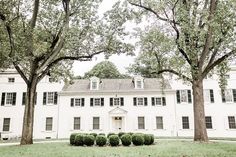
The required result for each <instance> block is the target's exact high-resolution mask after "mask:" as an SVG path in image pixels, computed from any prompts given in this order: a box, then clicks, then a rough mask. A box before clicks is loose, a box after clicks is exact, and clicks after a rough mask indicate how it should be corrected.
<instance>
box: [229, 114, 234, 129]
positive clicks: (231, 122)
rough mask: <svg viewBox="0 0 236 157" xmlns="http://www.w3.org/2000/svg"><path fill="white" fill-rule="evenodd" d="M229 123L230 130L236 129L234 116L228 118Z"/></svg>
mask: <svg viewBox="0 0 236 157" xmlns="http://www.w3.org/2000/svg"><path fill="white" fill-rule="evenodd" d="M228 122H229V128H230V129H236V124H235V117H234V116H228Z"/></svg>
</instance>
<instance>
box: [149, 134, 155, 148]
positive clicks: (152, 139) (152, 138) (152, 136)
mask: <svg viewBox="0 0 236 157" xmlns="http://www.w3.org/2000/svg"><path fill="white" fill-rule="evenodd" d="M149 135H150V136H151V142H150V145H151V144H153V143H154V135H153V134H149Z"/></svg>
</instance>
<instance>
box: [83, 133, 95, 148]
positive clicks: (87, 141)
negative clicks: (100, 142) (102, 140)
mask: <svg viewBox="0 0 236 157" xmlns="http://www.w3.org/2000/svg"><path fill="white" fill-rule="evenodd" d="M94 141H95V138H94V136H93V135H84V144H85V145H86V146H92V145H94Z"/></svg>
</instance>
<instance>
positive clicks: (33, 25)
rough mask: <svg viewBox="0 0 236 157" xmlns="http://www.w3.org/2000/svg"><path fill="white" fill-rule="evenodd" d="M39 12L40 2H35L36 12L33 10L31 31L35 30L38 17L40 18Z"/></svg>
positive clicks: (36, 0) (37, 0)
mask: <svg viewBox="0 0 236 157" xmlns="http://www.w3.org/2000/svg"><path fill="white" fill-rule="evenodd" d="M38 11H39V0H35V1H34V10H33V15H32V18H31V20H30V27H31V29H34V27H35V25H36V20H37V16H38Z"/></svg>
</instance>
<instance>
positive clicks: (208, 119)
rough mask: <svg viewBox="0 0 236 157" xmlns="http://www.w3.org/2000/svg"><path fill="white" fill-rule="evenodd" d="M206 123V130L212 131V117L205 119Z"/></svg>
mask: <svg viewBox="0 0 236 157" xmlns="http://www.w3.org/2000/svg"><path fill="white" fill-rule="evenodd" d="M205 123H206V128H207V129H212V128H213V127H212V119H211V117H210V116H206V117H205Z"/></svg>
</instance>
